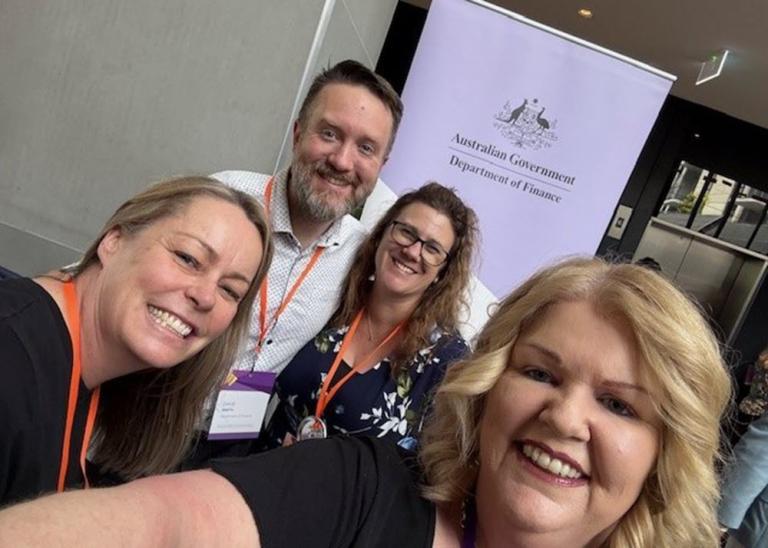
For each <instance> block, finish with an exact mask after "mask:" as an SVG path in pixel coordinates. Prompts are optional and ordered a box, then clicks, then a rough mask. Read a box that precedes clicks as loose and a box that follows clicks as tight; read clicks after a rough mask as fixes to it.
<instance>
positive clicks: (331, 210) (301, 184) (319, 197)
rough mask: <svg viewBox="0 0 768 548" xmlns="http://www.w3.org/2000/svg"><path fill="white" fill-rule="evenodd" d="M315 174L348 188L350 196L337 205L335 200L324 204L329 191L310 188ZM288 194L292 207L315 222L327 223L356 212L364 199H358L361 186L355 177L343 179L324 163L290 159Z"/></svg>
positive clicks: (344, 176)
mask: <svg viewBox="0 0 768 548" xmlns="http://www.w3.org/2000/svg"><path fill="white" fill-rule="evenodd" d="M315 174H317V175H318V176H320V177H322V178H324V179H330V180H333V179H335V180H337V181H341V182H343V183H345V184H348V185H351V186H352V188H353V189H354V190H353V192H352V196H350V197H349V198H347V199H346V200H344V202H343V203H339V202H338V200H337V199H334V200H326V199H324V198H325V196H324V195H325V194H328V195H331V193H332V192H333V191H331V190H329V191H327V192H323V191H317V190H315V189H313V188H312V184H311V181H312V177H314V176H315ZM288 188H289V192H290V194H291V197H292V198H293V200H292V201H293V204H294V205H295V206H297V207H298V208H299V209H300V210H301V212H302V213H303V214H304V215H305V216H307V217H309V218H310V219H312V220H314V221H316V222H322V223H326V222H331V221H335V220H336V219H338V218H340V217H343V216H344V215H345V214H347V213H350V212H352V211H354V210H355V209H357V208H358V207H359V206H361V205H362V204H363V202H365V199H366V198H367V195H361V192H360V190H361V183H360V181H359V180H357V179H356V178H355V177H351V176H348V175H344V174H342V173H339V172H338V171H336V170H335V169H334V168H333V167H331V166H329V165H328V164H327V163H326V162H325V161H323V160H319V161H317V162H314V163H306V162H302V161H301V160H299V159H294V161H293V163H292V164H291V181H290V184H289V187H288Z"/></svg>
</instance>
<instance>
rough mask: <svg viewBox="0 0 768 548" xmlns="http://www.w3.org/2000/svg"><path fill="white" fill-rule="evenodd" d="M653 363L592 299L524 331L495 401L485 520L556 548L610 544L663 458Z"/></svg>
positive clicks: (489, 420) (483, 442)
mask: <svg viewBox="0 0 768 548" xmlns="http://www.w3.org/2000/svg"><path fill="white" fill-rule="evenodd" d="M641 367H642V361H641V359H640V357H639V354H638V352H637V349H636V344H635V341H634V338H633V337H632V333H631V331H630V329H629V327H628V326H627V325H625V324H624V323H623V322H616V321H611V320H608V319H606V317H604V316H603V315H602V314H600V313H598V312H597V311H596V309H595V308H594V306H593V305H592V304H591V303H588V302H584V301H575V302H562V303H558V304H555V305H552V306H551V307H550V308H549V310H547V311H546V312H544V314H543V316H542V317H541V318H539V319H538V320H537V321H536V322H534V324H533V325H532V326H531V327H529V328H528V329H527V330H526V331H524V332H523V333H522V334H521V335H520V336H519V338H518V339H517V341H516V343H515V345H514V347H513V348H512V351H511V353H510V357H509V364H508V367H507V370H506V371H505V372H504V373H503V374H502V376H501V377H500V378H499V380H498V381H497V383H496V385H495V386H494V387H493V389H492V390H491V391H490V392H489V394H488V395H487V398H486V403H485V408H484V412H483V417H482V420H481V424H480V428H481V430H480V453H479V459H480V470H479V477H478V488H477V489H478V492H477V496H478V506H479V507H480V508H479V511H480V515H481V516H483V515H484V514H485V513H489V514H491V515H495V516H496V518H497V519H498V520H499V521H500V523H503V524H504V527H505V528H510V529H512V530H516V531H519V532H523V533H524V534H526V535H529V536H528V538H529V539H531V540H532V539H534V538H538V539H540V540H542V541H544V543H545V544H549V542H548V540H549V541H551V545H560V546H578V545H587V544H592V543H595V542H596V541H601V540H603V539H604V538H605V536H607V534H608V533H610V531H611V530H612V529H613V527H614V526H615V525H616V523H617V522H618V521H619V519H620V518H621V517H622V516H623V515H624V514H625V513H626V512H627V511H628V510H629V509H630V508H631V506H632V505H633V504H634V502H635V501H636V500H637V498H638V496H639V494H640V492H641V490H642V488H643V485H644V483H645V481H646V479H647V478H648V475H649V474H650V473H651V471H652V470H653V469H654V466H655V462H656V457H657V455H658V452H659V440H660V432H661V428H662V423H661V419H660V417H659V416H658V414H657V412H656V410H655V407H654V404H653V401H652V396H651V391H652V390H651V387H649V386H647V385H646V384H645V383H644V381H643V379H642V376H641V373H640V371H641ZM482 505H485V507H482ZM481 527H482V518H481ZM558 543H559V544H558Z"/></svg>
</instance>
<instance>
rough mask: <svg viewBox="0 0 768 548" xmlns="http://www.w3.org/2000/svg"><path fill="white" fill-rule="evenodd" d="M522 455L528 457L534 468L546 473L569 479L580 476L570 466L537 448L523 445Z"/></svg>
mask: <svg viewBox="0 0 768 548" xmlns="http://www.w3.org/2000/svg"><path fill="white" fill-rule="evenodd" d="M523 454H524V455H525V456H526V457H528V458H529V459H530V460H531V462H533V463H534V464H535V465H536V466H538V467H539V468H541V469H543V470H546V471H547V472H550V473H552V474H555V475H556V476H560V477H564V478H571V479H576V478H580V477H581V474H580V473H579V472H578V471H577V470H575V469H574V468H572V467H571V466H570V465H568V464H566V463H564V462H563V461H561V460H560V459H557V458H554V457H552V456H550V455H548V454H547V453H545V452H544V451H542V450H541V449H539V448H538V447H533V446H531V445H523Z"/></svg>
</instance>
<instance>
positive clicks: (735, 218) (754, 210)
mask: <svg viewBox="0 0 768 548" xmlns="http://www.w3.org/2000/svg"><path fill="white" fill-rule="evenodd" d="M767 199H768V195H767V194H766V193H765V192H761V191H759V190H755V189H754V188H752V187H749V186H747V185H741V187H740V188H739V195H738V196H737V197H736V200H735V202H734V204H733V209H732V210H731V214H730V215H729V216H728V221H727V222H726V224H725V225H724V226H723V230H722V232H721V233H720V236H719V237H720V239H721V240H725V241H726V242H730V243H732V244H736V245H739V246H741V247H747V244H748V243H749V239H750V238H751V237H752V234H753V233H754V231H755V227H756V226H757V224H758V223H759V222H760V221H761V220H762V219H763V215H764V211H765V208H766V206H767V205H768V204H766V200H767Z"/></svg>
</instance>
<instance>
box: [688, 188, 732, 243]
mask: <svg viewBox="0 0 768 548" xmlns="http://www.w3.org/2000/svg"><path fill="white" fill-rule="evenodd" d="M703 180H704V181H705V182H706V183H707V185H706V191H705V194H704V199H703V200H702V202H701V206H700V207H699V211H698V212H697V213H696V217H694V219H693V224H692V225H691V229H692V230H697V231H699V232H701V233H702V234H709V235H710V236H713V235H714V234H715V232H716V231H717V227H718V225H719V224H720V221H721V220H722V218H723V215H724V214H725V208H726V206H727V205H728V200H729V199H730V197H731V193H732V192H733V189H734V186H735V184H734V183H735V181H731V180H729V179H726V178H725V177H723V176H722V175H717V174H715V173H712V174H708V175H707V176H706V177H704V178H703Z"/></svg>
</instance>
